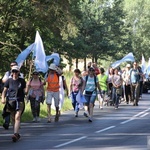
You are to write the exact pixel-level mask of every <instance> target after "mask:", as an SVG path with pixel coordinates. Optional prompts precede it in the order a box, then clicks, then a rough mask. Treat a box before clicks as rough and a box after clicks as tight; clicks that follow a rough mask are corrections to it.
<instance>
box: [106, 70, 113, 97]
mask: <svg viewBox="0 0 150 150" xmlns="http://www.w3.org/2000/svg"><path fill="white" fill-rule="evenodd" d="M113 75H114V69H113V68H109V70H108V79H107V84H108V94H109V96H110V98H112V87H113V84H112V77H113Z"/></svg>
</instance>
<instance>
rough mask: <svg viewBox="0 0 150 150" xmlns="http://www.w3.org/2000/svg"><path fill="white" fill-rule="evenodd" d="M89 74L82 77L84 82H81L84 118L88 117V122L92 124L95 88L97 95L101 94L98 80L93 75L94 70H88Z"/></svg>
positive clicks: (95, 95)
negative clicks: (83, 98)
mask: <svg viewBox="0 0 150 150" xmlns="http://www.w3.org/2000/svg"><path fill="white" fill-rule="evenodd" d="M88 72H89V74H88V75H87V76H86V77H84V79H83V80H84V82H83V89H82V91H84V96H85V99H86V102H85V103H84V109H85V112H84V116H85V117H88V121H89V122H92V117H93V109H94V105H95V100H96V97H97V88H98V90H99V93H100V94H101V89H100V85H99V82H98V78H97V76H96V75H95V70H94V68H92V67H91V68H89V71H88ZM101 96H102V95H101Z"/></svg>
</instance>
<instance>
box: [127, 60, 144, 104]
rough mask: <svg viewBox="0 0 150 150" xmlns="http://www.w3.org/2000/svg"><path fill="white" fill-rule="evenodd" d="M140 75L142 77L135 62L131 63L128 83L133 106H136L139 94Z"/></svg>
mask: <svg viewBox="0 0 150 150" xmlns="http://www.w3.org/2000/svg"><path fill="white" fill-rule="evenodd" d="M140 75H142V74H141V73H140V72H139V70H138V64H137V62H134V63H133V68H132V69H131V71H130V81H131V94H132V99H133V101H134V102H133V106H138V102H139V93H140Z"/></svg>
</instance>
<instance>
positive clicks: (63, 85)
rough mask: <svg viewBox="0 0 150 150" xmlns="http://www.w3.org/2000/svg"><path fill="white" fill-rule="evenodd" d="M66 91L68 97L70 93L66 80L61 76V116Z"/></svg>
mask: <svg viewBox="0 0 150 150" xmlns="http://www.w3.org/2000/svg"><path fill="white" fill-rule="evenodd" d="M65 91H66V95H67V96H68V94H69V93H68V86H67V83H66V78H65V76H64V75H60V76H59V115H61V110H62V107H63V104H64V98H65Z"/></svg>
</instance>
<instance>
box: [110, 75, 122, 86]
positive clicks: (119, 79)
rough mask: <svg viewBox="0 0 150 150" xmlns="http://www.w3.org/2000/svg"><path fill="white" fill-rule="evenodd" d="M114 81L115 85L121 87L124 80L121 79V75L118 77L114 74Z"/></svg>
mask: <svg viewBox="0 0 150 150" xmlns="http://www.w3.org/2000/svg"><path fill="white" fill-rule="evenodd" d="M112 81H113V83H114V84H115V85H120V84H121V83H122V78H121V75H119V74H118V75H116V74H114V75H113V77H112Z"/></svg>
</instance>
